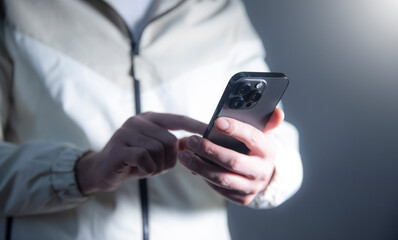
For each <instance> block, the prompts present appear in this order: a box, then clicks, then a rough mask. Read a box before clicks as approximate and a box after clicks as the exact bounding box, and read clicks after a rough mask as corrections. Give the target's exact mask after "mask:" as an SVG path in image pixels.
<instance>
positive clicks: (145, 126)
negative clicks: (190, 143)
mask: <svg viewBox="0 0 398 240" xmlns="http://www.w3.org/2000/svg"><path fill="white" fill-rule="evenodd" d="M206 126H207V125H206V124H204V123H201V122H199V121H196V120H194V119H191V118H188V117H185V116H181V115H173V114H162V113H153V112H146V113H143V114H140V115H137V116H134V117H131V118H129V119H128V120H127V121H126V122H125V123H124V124H123V126H122V127H121V128H119V129H118V130H117V131H116V132H115V133H114V135H113V136H112V137H111V139H110V140H109V142H108V143H107V144H106V146H105V147H104V149H102V151H100V152H91V153H87V154H86V155H84V156H83V157H82V158H80V159H79V160H78V162H77V164H76V168H75V171H76V178H77V182H78V183H79V186H80V190H81V192H82V193H83V194H84V195H88V194H92V193H94V192H97V191H112V190H115V189H116V188H118V187H119V186H120V185H121V184H122V182H123V181H124V180H125V179H126V178H129V177H133V178H137V179H138V178H145V177H150V176H154V175H157V174H160V173H163V172H165V171H167V170H168V169H170V168H172V167H173V166H174V165H175V164H176V161H177V160H176V159H177V145H178V144H177V141H178V140H177V138H176V137H175V136H174V135H173V134H171V133H170V132H169V131H168V130H186V131H189V132H192V133H199V134H203V132H204V131H205V129H206Z"/></svg>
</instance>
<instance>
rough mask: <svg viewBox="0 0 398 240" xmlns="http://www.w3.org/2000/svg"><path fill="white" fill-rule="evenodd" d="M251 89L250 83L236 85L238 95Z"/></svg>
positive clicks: (244, 93)
mask: <svg viewBox="0 0 398 240" xmlns="http://www.w3.org/2000/svg"><path fill="white" fill-rule="evenodd" d="M251 89H252V88H251V86H250V83H245V84H242V85H240V86H239V87H238V94H240V95H246V94H248V93H249V92H250V90H251Z"/></svg>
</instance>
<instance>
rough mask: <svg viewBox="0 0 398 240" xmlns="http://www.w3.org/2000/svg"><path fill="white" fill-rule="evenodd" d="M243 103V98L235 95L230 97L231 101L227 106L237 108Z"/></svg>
mask: <svg viewBox="0 0 398 240" xmlns="http://www.w3.org/2000/svg"><path fill="white" fill-rule="evenodd" d="M244 103H245V101H244V100H243V98H241V97H235V98H232V99H231V101H230V102H229V107H230V108H231V109H239V108H241V107H242V106H243V104H244Z"/></svg>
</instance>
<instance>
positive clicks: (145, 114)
mask: <svg viewBox="0 0 398 240" xmlns="http://www.w3.org/2000/svg"><path fill="white" fill-rule="evenodd" d="M154 114H155V113H154V112H152V111H147V112H144V113H141V114H140V116H141V117H143V118H151V117H152V116H153V115H154Z"/></svg>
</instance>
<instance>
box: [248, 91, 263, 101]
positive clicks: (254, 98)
mask: <svg viewBox="0 0 398 240" xmlns="http://www.w3.org/2000/svg"><path fill="white" fill-rule="evenodd" d="M260 98H261V94H260V92H259V91H252V92H251V93H250V96H249V101H251V102H257V101H258V100H259V99H260Z"/></svg>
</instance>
